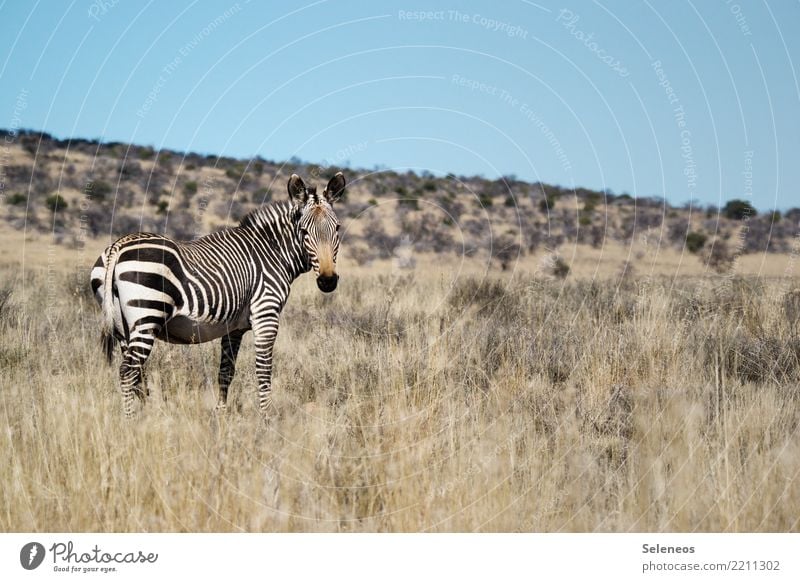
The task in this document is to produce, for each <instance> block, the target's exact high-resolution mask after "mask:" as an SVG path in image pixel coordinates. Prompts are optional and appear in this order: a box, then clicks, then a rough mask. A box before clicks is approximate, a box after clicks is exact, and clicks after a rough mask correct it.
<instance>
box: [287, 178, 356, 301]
mask: <svg viewBox="0 0 800 582" xmlns="http://www.w3.org/2000/svg"><path fill="white" fill-rule="evenodd" d="M344 185H345V182H344V176H342V173H341V172H339V173H338V174H336V175H335V176H334V177H333V178H331V180H330V182H328V185H327V186H326V187H325V190H324V191H323V192H322V195H321V196H320V195H319V194H317V188H316V187H315V186H310V187H306V185H305V184H304V183H303V180H302V178H300V176H298V175H297V174H292V177H291V178H289V199H290V200H291V201H292V203H293V204H294V205H295V206H296V207H297V208H298V210H299V212H300V221H299V223H298V227H299V233H298V234H299V236H300V237H301V243H302V245H303V248H304V249H305V251H306V253H307V254H308V260H309V263H310V264H311V268H312V269H313V270H314V274H315V275H316V276H317V287H319V289H320V291H323V292H325V293H330V292H331V291H333V290H334V289H336V284H337V283H338V282H339V275H337V274H336V256H337V255H338V254H339V219H338V218H336V213H335V212H334V211H333V203H334V202H335V201H336V200H338V199H339V198H340V197H341V196H342V193H343V192H344Z"/></svg>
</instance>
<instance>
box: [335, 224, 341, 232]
mask: <svg viewBox="0 0 800 582" xmlns="http://www.w3.org/2000/svg"><path fill="white" fill-rule="evenodd" d="M341 227H342V225H341V224H337V225H336V232H339V229H340V228H341Z"/></svg>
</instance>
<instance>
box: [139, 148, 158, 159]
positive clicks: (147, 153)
mask: <svg viewBox="0 0 800 582" xmlns="http://www.w3.org/2000/svg"><path fill="white" fill-rule="evenodd" d="M155 154H156V152H155V150H153V148H151V147H150V146H146V147H143V148H139V159H141V160H152V159H153V156H154V155H155Z"/></svg>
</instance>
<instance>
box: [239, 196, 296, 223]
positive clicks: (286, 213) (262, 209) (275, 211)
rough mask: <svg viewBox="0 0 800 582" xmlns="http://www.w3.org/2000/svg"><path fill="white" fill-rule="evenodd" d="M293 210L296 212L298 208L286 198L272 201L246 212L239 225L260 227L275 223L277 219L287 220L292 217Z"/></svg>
mask: <svg viewBox="0 0 800 582" xmlns="http://www.w3.org/2000/svg"><path fill="white" fill-rule="evenodd" d="M293 211H294V212H296V209H295V208H294V205H292V203H291V202H288V201H285V200H281V201H280V202H270V203H269V204H265V205H263V206H259V207H258V208H256V209H255V210H251V211H250V212H248V213H247V214H245V215H244V216H243V217H242V219H241V220H240V221H239V226H249V227H253V228H259V227H263V226H266V225H268V224H274V223H275V222H276V221H279V220H281V219H283V220H286V218H287V217H291V216H292V213H293Z"/></svg>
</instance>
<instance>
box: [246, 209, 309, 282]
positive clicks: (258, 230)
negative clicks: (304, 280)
mask: <svg viewBox="0 0 800 582" xmlns="http://www.w3.org/2000/svg"><path fill="white" fill-rule="evenodd" d="M299 218H300V214H299V212H298V211H297V208H296V207H295V206H294V205H292V204H291V203H289V202H274V203H272V204H267V205H265V206H262V207H260V208H257V209H256V210H253V211H252V212H250V213H249V214H247V215H245V217H244V218H242V220H241V222H240V223H239V228H241V229H244V230H248V231H250V232H252V233H254V234H255V241H256V244H257V245H258V246H259V247H260V245H264V247H265V249H264V251H265V252H266V249H269V250H270V251H271V252H269V254H274V252H275V251H278V252H279V253H280V255H281V259H282V261H281V263H282V265H283V266H285V267H286V269H287V275H288V276H289V278H290V281H293V280H294V279H296V278H297V277H299V276H300V275H302V274H303V273H307V272H308V271H309V270H310V269H311V263H310V262H309V260H308V253H306V250H305V249H304V248H303V245H302V243H301V242H300V235H299Z"/></svg>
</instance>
